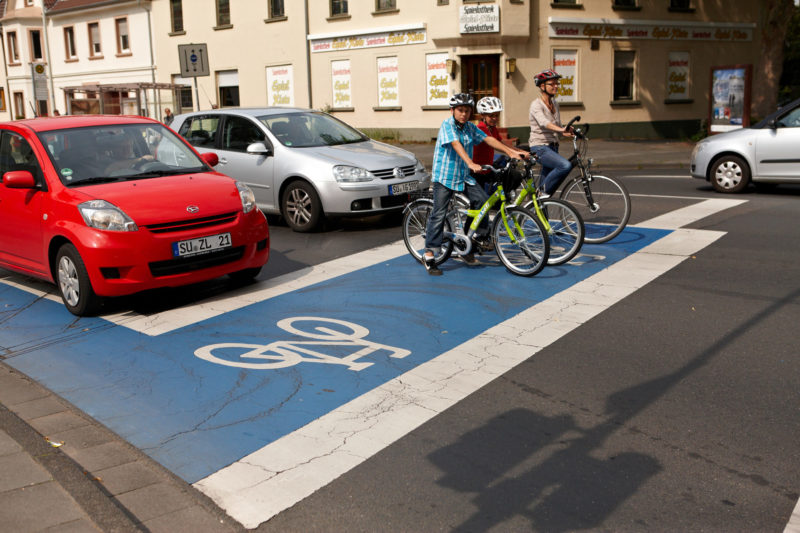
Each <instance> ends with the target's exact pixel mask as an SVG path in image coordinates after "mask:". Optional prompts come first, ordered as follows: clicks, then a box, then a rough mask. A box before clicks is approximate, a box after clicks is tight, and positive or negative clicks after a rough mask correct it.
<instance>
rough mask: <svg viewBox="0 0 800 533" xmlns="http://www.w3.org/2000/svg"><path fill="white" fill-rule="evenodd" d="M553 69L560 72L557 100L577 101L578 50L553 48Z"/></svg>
mask: <svg viewBox="0 0 800 533" xmlns="http://www.w3.org/2000/svg"><path fill="white" fill-rule="evenodd" d="M553 69H554V70H555V71H556V72H558V73H559V74H561V80H559V81H560V82H561V85H559V86H558V101H559V102H577V101H578V51H577V50H553Z"/></svg>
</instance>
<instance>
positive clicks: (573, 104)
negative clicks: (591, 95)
mask: <svg viewBox="0 0 800 533" xmlns="http://www.w3.org/2000/svg"><path fill="white" fill-rule="evenodd" d="M558 107H583V102H581V101H578V102H559V103H558Z"/></svg>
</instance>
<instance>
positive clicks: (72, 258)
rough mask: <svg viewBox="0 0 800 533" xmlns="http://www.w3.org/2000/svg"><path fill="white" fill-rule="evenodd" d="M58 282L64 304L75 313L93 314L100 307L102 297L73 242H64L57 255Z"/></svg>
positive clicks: (81, 314)
mask: <svg viewBox="0 0 800 533" xmlns="http://www.w3.org/2000/svg"><path fill="white" fill-rule="evenodd" d="M55 278H56V283H57V284H58V289H59V291H60V292H61V299H62V300H63V301H64V306H65V307H66V308H67V310H68V311H69V312H70V313H72V314H73V315H77V316H87V315H93V314H95V313H96V312H97V310H98V309H99V308H100V303H101V299H100V297H98V296H97V295H96V294H95V293H94V289H92V283H91V282H90V281H89V274H88V273H87V272H86V266H85V265H84V264H83V259H81V255H80V254H79V253H78V250H77V248H75V246H74V245H72V244H64V245H63V246H61V248H59V250H58V255H57V256H56V276H55Z"/></svg>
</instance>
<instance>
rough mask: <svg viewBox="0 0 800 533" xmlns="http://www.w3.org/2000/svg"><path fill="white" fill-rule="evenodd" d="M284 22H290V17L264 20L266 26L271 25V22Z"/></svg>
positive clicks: (283, 16)
mask: <svg viewBox="0 0 800 533" xmlns="http://www.w3.org/2000/svg"><path fill="white" fill-rule="evenodd" d="M284 20H289V17H287V16H286V15H282V16H280V17H270V18H268V19H264V24H270V23H271V22H283V21H284Z"/></svg>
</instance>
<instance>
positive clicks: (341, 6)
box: [331, 0, 347, 17]
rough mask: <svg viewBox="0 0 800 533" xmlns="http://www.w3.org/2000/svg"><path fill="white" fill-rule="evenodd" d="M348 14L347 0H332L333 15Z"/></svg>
mask: <svg viewBox="0 0 800 533" xmlns="http://www.w3.org/2000/svg"><path fill="white" fill-rule="evenodd" d="M337 15H347V0H331V16H332V17H335V16H337Z"/></svg>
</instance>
